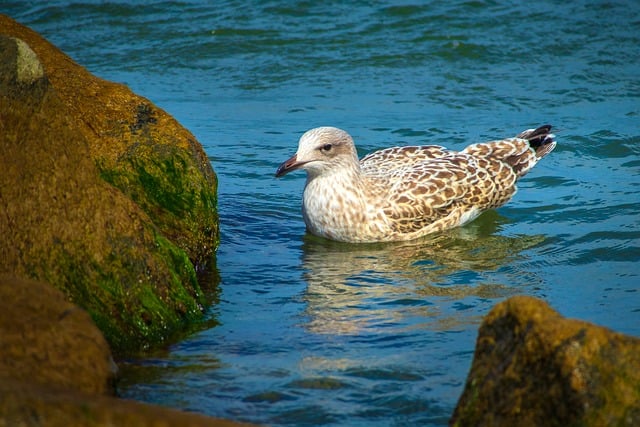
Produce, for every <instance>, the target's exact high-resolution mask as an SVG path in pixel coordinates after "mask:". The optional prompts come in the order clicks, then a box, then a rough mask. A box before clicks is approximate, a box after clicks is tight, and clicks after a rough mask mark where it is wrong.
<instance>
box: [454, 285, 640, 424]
mask: <svg viewBox="0 0 640 427" xmlns="http://www.w3.org/2000/svg"><path fill="white" fill-rule="evenodd" d="M638 367H640V340H639V339H637V338H633V337H629V336H625V335H622V334H619V333H615V332H612V331H610V330H608V329H606V328H603V327H599V326H596V325H592V324H589V323H587V322H583V321H579V320H572V319H565V318H563V317H562V316H560V315H559V314H558V313H557V312H555V311H554V310H552V309H551V308H550V307H549V306H548V305H547V304H546V303H545V302H543V301H541V300H539V299H536V298H533V297H525V296H518V297H512V298H509V299H508V300H506V301H504V302H502V303H500V304H498V305H497V306H496V307H494V308H493V309H492V310H491V312H490V313H489V314H488V315H487V317H486V318H485V320H484V322H483V323H482V326H481V327H480V331H479V334H478V340H477V344H476V350H475V355H474V360H473V363H472V366H471V371H470V373H469V377H468V378H467V382H466V385H465V389H464V392H463V394H462V396H461V397H460V400H459V401H458V404H457V407H456V409H455V412H454V414H453V417H452V419H451V421H450V424H451V425H453V426H507V425H508V426H514V425H517V426H538V425H540V426H541V425H544V426H570V425H575V426H577V425H580V426H605V425H607V426H609V425H628V426H635V425H640V369H638Z"/></svg>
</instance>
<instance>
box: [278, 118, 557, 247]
mask: <svg viewBox="0 0 640 427" xmlns="http://www.w3.org/2000/svg"><path fill="white" fill-rule="evenodd" d="M555 146H556V141H555V135H554V134H552V133H551V126H550V125H543V126H540V127H538V128H536V129H528V130H525V131H524V132H521V133H520V134H518V135H517V136H515V137H513V138H506V139H501V140H496V141H490V142H484V143H478V144H471V145H469V146H467V147H466V148H465V149H464V150H462V151H454V150H449V149H447V148H444V147H441V146H438V145H420V146H399V147H391V148H386V149H383V150H379V151H375V152H373V153H371V154H368V155H367V156H365V157H363V158H362V159H361V160H359V159H358V154H357V151H356V146H355V143H354V141H353V138H352V137H351V136H350V135H349V134H348V133H347V132H345V131H344V130H342V129H338V128H335V127H329V126H324V127H318V128H315V129H311V130H309V131H307V132H305V133H304V134H303V135H302V137H301V138H300V141H299V143H298V150H297V152H296V154H294V155H293V156H292V157H291V158H290V159H288V160H286V161H285V162H283V163H282V164H281V165H280V166H279V167H278V169H277V171H276V174H275V176H276V177H281V176H284V175H285V174H287V173H289V172H291V171H294V170H296V169H303V170H305V171H306V173H307V182H306V184H305V187H304V193H303V197H302V216H303V218H304V222H305V224H306V227H307V230H308V231H309V232H310V233H311V234H314V235H316V236H320V237H324V238H326V239H330V240H336V241H340V242H352V243H366V242H391V241H403V240H413V239H417V238H420V237H422V236H425V235H427V234H430V233H434V232H438V231H443V230H446V229H449V228H454V227H459V226H462V225H464V224H466V223H468V222H470V221H472V220H473V219H475V218H476V217H478V215H480V214H481V213H482V212H484V211H486V210H488V209H493V208H497V207H499V206H502V205H504V204H505V203H507V202H508V201H509V200H510V199H511V197H513V195H514V194H515V193H516V190H517V187H516V182H517V181H518V179H519V178H521V177H523V176H524V175H525V174H526V173H527V172H529V170H531V168H533V166H535V164H536V163H537V162H538V161H539V160H540V159H542V158H543V157H544V156H546V155H547V154H549V153H550V152H551V151H552V150H553V149H554V148H555Z"/></svg>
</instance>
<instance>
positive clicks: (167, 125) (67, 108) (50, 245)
mask: <svg viewBox="0 0 640 427" xmlns="http://www.w3.org/2000/svg"><path fill="white" fill-rule="evenodd" d="M2 33H5V34H9V35H10V37H7V36H2ZM22 36H24V37H22ZM0 43H1V44H2V46H1V48H0V52H1V53H2V54H1V55H0V97H1V98H2V103H0V147H1V149H0V167H1V168H2V170H3V173H2V174H0V204H1V205H2V207H3V215H0V233H1V235H2V236H3V239H4V241H3V243H2V245H0V272H9V273H13V274H15V275H17V276H20V277H29V278H33V279H37V280H41V281H45V282H47V283H50V284H52V285H53V286H55V287H56V288H58V289H60V290H62V291H63V292H64V294H65V295H66V296H67V298H68V299H69V300H70V301H72V302H74V303H76V304H78V305H79V306H81V307H83V308H84V309H86V310H87V311H88V312H89V313H90V315H91V316H92V318H93V319H94V321H95V322H96V324H97V325H98V327H99V328H100V329H101V330H102V331H103V333H104V334H105V336H106V338H107V340H108V341H109V343H110V344H111V346H112V348H113V349H114V351H116V352H127V351H136V350H139V349H141V348H145V347H149V346H154V345H157V344H159V343H160V342H162V341H163V340H164V339H166V338H167V337H169V336H171V335H173V334H175V333H176V332H177V331H179V330H181V329H182V328H184V327H185V326H186V325H188V324H190V323H191V322H193V321H195V320H196V319H200V318H201V316H202V311H203V306H204V305H205V304H206V303H207V300H206V296H205V293H204V292H203V291H202V289H201V288H200V286H199V284H198V281H197V279H196V272H195V269H194V265H193V263H197V264H199V265H202V266H204V265H206V264H207V262H208V260H209V259H211V258H212V256H213V254H214V250H215V247H216V245H217V241H218V224H217V214H216V211H215V203H216V199H215V192H216V188H215V175H214V174H213V170H212V169H211V166H210V164H209V162H208V160H207V159H206V156H204V154H203V153H202V148H201V147H200V146H199V144H198V143H197V142H196V141H195V139H193V137H191V136H189V138H185V137H183V136H184V135H190V134H188V132H187V131H186V130H184V129H182V128H181V127H179V125H178V124H177V123H176V122H175V120H173V119H172V118H170V117H169V116H168V115H167V114H166V113H164V112H161V111H160V110H153V111H152V107H149V109H148V110H144V111H142V110H136V109H135V108H133V110H132V114H133V116H136V115H137V116H138V118H137V119H135V118H134V119H131V120H128V119H127V115H126V110H127V107H128V106H131V105H133V103H135V105H140V104H141V103H145V102H147V101H143V100H141V99H140V98H139V97H136V96H135V95H134V94H132V93H131V92H130V91H128V89H126V88H125V87H124V86H122V85H115V84H111V83H108V82H104V81H102V80H100V79H97V78H95V77H93V76H91V75H90V74H89V73H88V72H86V70H84V69H82V68H81V67H80V66H78V65H77V64H75V63H73V62H72V61H71V60H70V59H69V58H68V57H66V56H64V54H62V53H61V52H60V51H58V50H57V49H56V48H55V47H54V46H52V45H50V44H49V43H48V42H46V41H45V40H44V39H42V38H41V37H40V36H38V35H37V34H35V33H34V32H32V31H31V30H29V29H27V28H25V27H23V26H21V25H20V24H18V23H16V22H15V21H13V20H11V19H10V18H8V17H6V16H3V15H0ZM43 58H45V59H46V60H43ZM38 59H39V60H41V61H42V64H41V67H40V68H41V69H42V70H43V73H42V74H39V73H38V72H37V71H38V69H40V68H39V67H38V64H37V61H38ZM21 64H22V65H21ZM24 64H31V65H29V66H28V67H27V68H25V67H24ZM21 70H23V71H24V70H32V72H28V73H26V72H23V71H21ZM25 76H26V77H25ZM23 77H24V78H23ZM74 90H77V91H78V93H77V94H76V93H74ZM74 95H77V97H74ZM105 105H107V106H109V107H105ZM94 107H95V108H94ZM105 108H107V110H108V111H106V112H105V110H104V109H105ZM120 114H121V115H122V117H124V119H123V120H118V119H117V117H119V115H120ZM156 117H157V119H155V118H156ZM114 123H116V125H117V126H119V127H120V128H123V126H124V125H123V123H132V124H135V123H137V125H134V126H132V127H131V129H133V131H131V132H129V133H128V134H126V132H125V134H126V135H125V137H123V138H117V137H114V136H113V135H112V136H108V135H109V134H110V132H111V131H110V130H109V129H114V126H115V127H117V126H116V125H114ZM154 123H155V124H157V125H158V126H159V128H158V129H155V128H154V129H147V130H144V131H143V128H145V126H149V124H154ZM163 126H164V127H163ZM124 127H125V128H126V129H130V126H129V125H126V126H124ZM139 132H147V133H149V134H150V135H152V136H151V137H149V138H147V139H146V140H144V141H143V140H141V139H133V137H132V135H135V134H137V133H139ZM158 135H159V136H158ZM155 138H157V141H156V139H155ZM123 139H125V140H127V141H125V142H123ZM187 139H188V140H187ZM101 149H104V150H103V151H104V153H102V152H101V151H100V150H101ZM101 153H102V154H101ZM132 159H135V161H134V160H132ZM105 165H108V166H105ZM131 165H134V166H135V168H134V169H135V173H134V174H130V175H126V173H127V172H126V171H127V170H128V168H130V167H131ZM158 165H160V167H159V166H158ZM136 168H137V169H136ZM123 171H124V172H123ZM164 173H167V177H163V176H161V175H162V174H164ZM158 174H160V176H159V175H158ZM123 176H127V178H126V179H121V178H120V177H123ZM105 177H119V178H118V179H105ZM117 187H121V188H122V189H123V190H122V189H120V188H117ZM162 203H165V204H166V205H167V206H162ZM185 209H189V210H190V213H189V214H186V213H185ZM182 220H184V221H182ZM195 222H198V224H195Z"/></svg>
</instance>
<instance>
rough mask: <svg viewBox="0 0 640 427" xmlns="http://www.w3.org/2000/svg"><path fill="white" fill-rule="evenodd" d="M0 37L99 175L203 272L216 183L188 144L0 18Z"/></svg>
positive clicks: (184, 134) (124, 94)
mask: <svg viewBox="0 0 640 427" xmlns="http://www.w3.org/2000/svg"><path fill="white" fill-rule="evenodd" d="M0 34H5V35H7V36H9V37H14V38H17V39H20V40H22V41H23V42H24V45H25V46H27V45H28V47H29V48H30V49H32V50H33V52H35V55H37V58H38V59H39V61H40V62H41V64H42V69H44V72H45V73H46V76H47V79H48V80H49V81H50V83H51V86H52V87H53V88H54V89H55V92H56V94H57V96H58V97H59V98H60V100H61V102H62V104H64V106H66V108H65V109H64V111H65V114H66V115H67V116H68V119H69V121H70V122H73V124H74V126H75V127H76V128H77V130H78V131H79V132H80V133H81V134H82V135H83V136H84V139H85V141H86V143H87V144H88V146H89V154H90V156H91V158H92V159H93V162H94V164H95V165H96V166H97V167H98V169H99V172H100V176H101V177H102V178H103V179H104V180H106V181H107V182H109V183H111V184H113V185H114V186H115V187H117V188H119V189H120V190H121V191H122V192H123V193H124V194H126V195H127V196H129V197H130V198H131V199H132V200H134V201H135V202H136V203H137V204H138V205H139V206H140V207H141V208H142V209H143V210H144V211H145V212H146V213H147V214H148V215H149V216H150V217H151V219H152V220H153V222H154V223H155V225H156V226H157V227H158V228H159V229H160V231H161V232H162V233H163V234H164V236H165V237H167V238H168V239H169V240H170V241H172V242H173V243H174V244H177V245H178V246H179V247H180V248H181V249H183V250H184V251H186V252H187V254H188V255H189V258H190V259H191V260H192V261H193V263H194V264H195V265H197V266H198V267H204V266H206V264H207V263H208V262H209V260H210V258H211V256H212V255H213V254H214V251H215V249H216V247H217V245H218V242H219V231H218V216H217V198H216V197H217V188H216V186H217V179H216V175H215V173H214V171H213V169H212V167H211V163H210V162H209V159H208V158H207V155H206V154H205V152H204V150H203V149H202V146H201V145H200V143H198V142H197V140H196V138H195V137H194V136H193V135H192V134H191V133H190V132H189V131H188V130H186V129H185V128H184V127H182V126H181V125H180V124H179V123H178V122H177V121H176V120H175V119H174V118H173V117H171V116H170V115H169V114H167V113H166V112H165V111H163V110H161V109H159V108H157V107H156V106H155V105H153V103H151V102H150V101H149V100H147V99H145V98H143V97H141V96H138V95H136V94H134V93H133V92H131V90H129V89H128V88H127V87H126V86H124V85H122V84H117V83H113V82H109V81H106V80H103V79H100V78H98V77H96V76H94V75H92V74H91V73H89V72H88V71H87V70H86V69H85V68H83V67H81V66H80V65H78V64H76V63H75V62H73V60H72V59H71V58H69V57H68V56H67V55H65V54H64V53H62V52H61V51H60V50H59V49H57V48H56V47H55V46H53V45H52V44H51V43H49V42H48V41H46V40H45V39H44V38H42V37H41V36H40V35H39V34H37V33H36V32H34V31H32V30H31V29H29V28H27V27H24V26H22V25H20V24H19V23H17V22H16V21H14V20H12V19H11V18H9V17H7V16H6V15H1V14H0Z"/></svg>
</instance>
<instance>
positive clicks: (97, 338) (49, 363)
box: [0, 275, 239, 427]
mask: <svg viewBox="0 0 640 427" xmlns="http://www.w3.org/2000/svg"><path fill="white" fill-rule="evenodd" d="M0 349H2V350H1V351H0V426H5V425H6V426H31V425H32V426H44V425H46V426H69V425H82V426H114V425H115V426H123V427H124V426H156V425H163V426H167V427H168V426H184V425H189V426H235V425H239V424H237V423H233V422H230V421H225V420H219V419H215V418H209V417H205V416H201V415H196V414H189V413H185V412H180V411H176V410H171V409H166V408H161V407H158V406H155V405H146V404H142V403H135V402H130V401H124V400H120V399H116V398H113V397H110V396H109V395H110V394H113V392H114V388H113V382H114V375H115V364H114V362H113V360H112V358H111V352H110V350H109V346H108V345H107V342H106V340H105V339H104V337H103V336H102V334H101V333H100V331H99V330H98V328H97V327H96V326H95V324H94V323H93V322H92V321H91V318H90V317H89V315H88V314H87V313H86V312H85V311H84V310H82V309H81V308H79V307H77V306H75V305H73V304H71V303H69V302H67V301H66V299H65V296H64V295H63V294H62V292H60V291H58V290H57V289H55V288H53V287H52V286H50V285H48V284H46V283H42V282H37V281H33V280H25V279H20V278H17V277H14V276H8V275H0Z"/></svg>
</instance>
